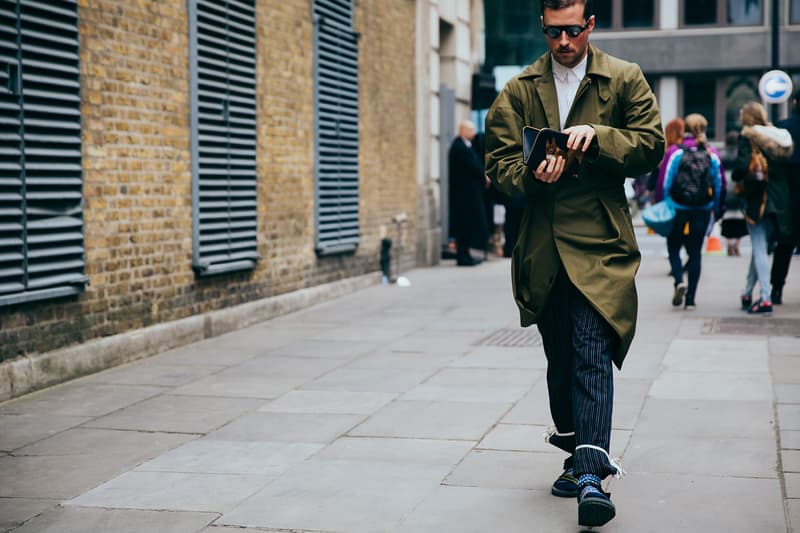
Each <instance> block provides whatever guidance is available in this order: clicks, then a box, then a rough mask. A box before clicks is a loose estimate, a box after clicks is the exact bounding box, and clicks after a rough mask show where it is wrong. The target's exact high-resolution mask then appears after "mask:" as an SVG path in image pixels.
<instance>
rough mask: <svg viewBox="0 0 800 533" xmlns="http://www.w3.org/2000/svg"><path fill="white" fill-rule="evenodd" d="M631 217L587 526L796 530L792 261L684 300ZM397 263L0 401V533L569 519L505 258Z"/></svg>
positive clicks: (798, 413) (717, 266) (729, 266)
mask: <svg viewBox="0 0 800 533" xmlns="http://www.w3.org/2000/svg"><path fill="white" fill-rule="evenodd" d="M637 231H640V230H637ZM639 237H640V244H641V246H642V250H643V254H644V262H643V265H642V269H641V271H640V275H639V278H638V280H639V281H638V285H639V295H640V315H639V317H640V318H639V328H638V332H637V336H636V340H635V341H634V345H633V347H632V350H631V353H630V354H629V356H628V359H627V360H626V364H625V367H624V369H623V371H622V372H619V373H617V376H616V378H617V379H616V401H615V409H614V432H613V436H612V455H614V456H619V457H621V458H622V463H623V467H624V468H625V469H626V470H627V471H628V475H627V476H626V477H625V478H623V479H622V480H613V481H612V483H611V490H612V492H613V497H614V501H615V502H616V504H617V518H616V519H614V520H613V521H612V522H611V523H609V524H608V525H607V526H605V527H603V528H601V529H600V531H605V532H609V533H611V532H626V533H631V532H635V533H642V532H653V533H662V532H663V533H674V532H704V533H709V532H725V533H738V532H741V533H752V532H754V531H758V532H764V533H767V532H769V533H772V532H776V533H783V532H787V531H789V532H791V531H797V532H800V338H799V337H800V281H799V280H800V261H798V259H797V258H795V261H794V265H793V266H792V271H791V274H790V276H791V278H790V280H789V283H790V285H789V286H787V289H786V293H785V295H784V299H785V301H786V304H785V305H783V306H780V307H777V308H776V309H777V311H776V312H775V314H774V316H772V317H769V318H767V317H761V316H756V317H748V316H747V315H745V314H744V313H743V312H742V311H739V310H738V292H739V290H740V287H741V285H742V284H743V280H744V273H745V268H746V266H747V260H748V258H747V257H739V258H728V257H724V256H707V257H706V258H705V259H704V264H703V267H704V271H703V278H702V280H701V286H700V289H699V292H698V296H697V304H698V309H697V310H696V311H695V312H685V311H683V310H675V309H673V308H672V307H671V305H670V302H669V301H670V298H671V292H672V291H671V286H672V284H671V281H670V279H669V278H668V277H667V275H666V272H667V262H666V260H665V259H664V258H663V249H664V244H663V239H661V238H659V237H653V236H647V235H644V234H640V235H639ZM406 275H407V277H408V278H409V279H410V280H411V287H408V288H400V287H396V286H379V285H376V286H373V287H370V288H368V289H365V290H362V291H359V292H357V293H355V294H353V295H350V296H346V297H343V298H340V299H337V300H335V301H331V302H328V303H325V304H321V305H317V306H315V307H312V308H309V309H307V310H304V311H302V312H297V313H294V314H292V315H288V316H285V317H282V318H279V319H274V320H271V321H269V322H265V323H263V324H261V325H258V326H254V327H250V328H247V329H244V330H240V331H238V332H235V333H232V334H227V335H224V336H221V337H217V338H214V339H210V340H207V341H203V342H201V343H197V344H193V345H189V346H185V347H183V348H180V349H176V350H172V351H170V352H166V353H163V354H161V355H158V356H155V357H152V358H149V359H146V360H142V361H139V362H137V363H133V364H129V365H125V366H123V367H118V368H115V369H112V370H108V371H105V372H102V373H99V374H95V375H93V376H89V377H86V378H82V379H79V380H76V381H73V382H70V383H67V384H64V385H60V386H57V387H53V388H51V389H48V390H45V391H41V392H38V393H34V394H31V395H28V396H25V397H22V398H19V399H16V400H13V401H9V402H6V403H3V404H0V450H2V451H0V530H2V531H6V530H13V531H15V532H20V533H21V532H42V531H46V532H56V531H58V532H79V531H80V532H86V531H109V532H143V531H147V532H153V531H164V532H196V531H206V532H219V533H222V532H223V531H228V530H229V531H242V529H241V528H252V530H259V531H263V530H267V531H270V530H277V531H315V532H334V531H336V532H348V533H351V532H352V533H357V532H384V531H386V532H389V531H390V532H408V533H427V532H431V533H434V532H435V533H444V532H454V533H455V532H480V533H489V532H504V533H511V532H526V533H537V532H542V533H552V532H572V531H579V528H578V526H577V512H576V504H575V501H574V500H564V499H559V498H555V497H553V496H551V495H550V493H549V488H550V484H551V482H552V480H553V479H554V477H555V476H556V475H557V474H558V473H559V472H560V466H561V462H562V460H563V455H562V454H561V453H560V452H558V451H557V450H555V448H552V447H548V446H546V445H545V444H544V443H543V439H542V437H541V434H542V432H543V431H544V430H545V428H546V426H548V425H549V424H550V423H551V421H550V416H549V412H548V408H547V401H546V387H545V379H544V377H545V375H544V368H545V364H544V355H543V352H542V348H541V341H540V339H539V337H538V334H537V333H536V331H535V328H529V329H524V330H523V329H520V328H518V319H517V314H516V310H515V308H514V306H513V303H512V299H511V295H510V280H509V262H508V260H503V259H494V260H492V261H490V262H488V263H485V264H482V265H479V266H478V267H475V268H457V267H454V266H452V261H451V262H447V264H446V265H445V266H442V267H438V268H432V269H422V270H416V271H412V272H408V273H406ZM790 520H791V524H790ZM792 527H794V529H792ZM245 530H246V529H245Z"/></svg>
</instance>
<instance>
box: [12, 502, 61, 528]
mask: <svg viewBox="0 0 800 533" xmlns="http://www.w3.org/2000/svg"><path fill="white" fill-rule="evenodd" d="M59 502H60V500H44V499H39V498H0V531H11V530H12V529H14V528H16V527H19V526H20V525H22V524H23V523H24V522H27V521H28V520H30V519H31V518H33V517H34V516H36V515H38V514H40V513H43V512H44V511H46V510H47V509H51V508H55V507H57V506H58V504H59Z"/></svg>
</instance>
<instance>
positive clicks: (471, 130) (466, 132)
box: [461, 124, 475, 141]
mask: <svg viewBox="0 0 800 533" xmlns="http://www.w3.org/2000/svg"><path fill="white" fill-rule="evenodd" d="M461 136H462V137H464V138H465V139H467V140H470V141H471V140H472V139H474V138H475V126H473V125H472V124H464V125H463V126H461Z"/></svg>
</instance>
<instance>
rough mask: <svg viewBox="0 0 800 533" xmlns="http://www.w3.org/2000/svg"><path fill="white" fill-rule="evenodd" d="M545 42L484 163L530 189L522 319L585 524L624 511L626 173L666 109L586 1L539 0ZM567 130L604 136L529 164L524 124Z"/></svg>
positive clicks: (506, 181) (654, 155) (631, 266)
mask: <svg viewBox="0 0 800 533" xmlns="http://www.w3.org/2000/svg"><path fill="white" fill-rule="evenodd" d="M540 9H541V15H542V16H541V22H542V30H543V31H544V34H545V36H546V42H547V46H548V48H549V52H548V53H546V54H544V55H543V56H541V57H540V58H539V59H538V60H536V61H535V62H534V63H533V64H532V65H530V66H529V67H528V68H527V69H525V70H524V71H523V72H522V73H521V74H519V75H518V76H516V77H515V78H513V79H512V80H511V81H509V82H508V83H507V84H506V86H505V88H504V89H503V91H502V92H501V93H500V95H499V96H498V97H497V99H495V101H494V103H493V104H492V107H491V109H490V110H489V113H488V115H487V117H486V168H487V173H488V175H489V177H490V178H491V179H492V180H493V182H494V183H495V185H496V186H497V187H498V188H499V189H500V190H501V191H503V192H505V193H506V194H509V195H511V194H513V193H515V192H520V193H522V194H524V196H525V201H526V205H525V212H524V215H523V219H522V224H521V227H520V235H519V239H518V241H517V246H516V248H515V249H514V257H513V259H512V285H513V292H514V297H515V299H516V303H517V306H518V307H519V311H520V322H521V324H522V326H529V325H531V324H534V323H535V324H537V326H538V329H539V332H540V333H541V336H542V340H543V344H544V351H545V356H546V357H547V388H548V394H549V398H550V412H551V414H552V417H553V421H554V422H555V430H554V431H553V432H551V433H549V434H548V436H547V441H548V442H549V443H550V444H552V445H554V446H556V447H558V448H560V449H562V450H564V451H566V452H567V453H568V454H570V455H569V457H568V458H567V460H566V461H565V462H564V472H563V474H562V475H561V476H559V477H558V479H557V480H556V481H555V482H554V483H553V486H552V488H551V492H552V493H553V494H554V495H556V496H566V497H576V496H577V500H578V523H579V524H580V525H582V526H601V525H603V524H605V523H606V522H608V521H609V520H611V519H612V518H613V517H614V515H615V513H616V510H615V507H614V504H613V503H612V501H611V498H610V495H609V494H608V493H606V492H605V491H604V490H603V487H602V481H603V480H604V479H605V478H606V477H607V476H610V475H620V474H621V469H620V467H619V465H618V464H617V463H616V461H613V460H612V459H611V457H610V456H609V447H610V441H611V411H612V404H613V397H614V378H613V372H612V361H613V363H614V364H616V365H617V367H620V368H621V367H622V363H623V360H624V358H625V355H626V354H627V352H628V349H629V347H630V345H631V341H632V340H633V334H634V330H635V327H636V316H637V296H636V286H635V282H634V278H635V275H636V271H637V270H638V268H639V263H640V258H641V256H640V253H639V249H638V246H637V244H636V238H635V236H634V232H633V225H632V222H631V215H630V211H629V210H628V204H627V199H626V196H625V177H626V176H638V175H640V174H643V173H645V172H648V171H650V170H652V169H653V168H655V167H656V165H658V162H659V161H660V160H661V157H662V156H663V154H664V136H663V132H662V130H661V116H660V114H659V110H658V105H657V104H656V100H655V97H654V95H653V93H652V91H651V90H650V86H649V85H648V84H647V81H646V80H645V78H644V75H643V74H642V71H641V69H640V68H639V66H638V65H636V64H633V63H629V62H626V61H622V60H620V59H617V58H615V57H612V56H609V55H608V54H606V53H604V52H602V51H601V50H599V49H597V48H595V47H594V46H592V45H590V44H589V36H590V34H591V33H592V30H593V29H594V27H595V16H594V14H593V12H592V2H591V0H541V1H540ZM524 126H533V127H538V128H542V127H549V128H552V129H557V130H561V131H563V132H565V133H567V134H568V135H569V138H568V140H567V146H568V148H570V149H576V150H582V151H583V152H584V154H585V153H586V152H587V150H588V149H589V147H590V146H594V145H598V147H599V155H598V156H597V157H596V158H594V159H590V158H589V156H585V157H584V159H583V162H582V164H581V166H580V167H579V169H578V172H577V174H575V175H562V172H563V170H564V167H565V159H564V157H562V156H556V157H555V158H553V159H550V160H547V159H546V160H544V161H542V163H541V164H540V165H539V166H538V167H537V168H536V169H534V170H531V169H529V168H528V167H527V166H526V165H525V163H524V162H523V158H522V152H523V149H522V128H523V127H524Z"/></svg>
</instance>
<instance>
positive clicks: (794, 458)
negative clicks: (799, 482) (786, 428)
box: [781, 450, 800, 474]
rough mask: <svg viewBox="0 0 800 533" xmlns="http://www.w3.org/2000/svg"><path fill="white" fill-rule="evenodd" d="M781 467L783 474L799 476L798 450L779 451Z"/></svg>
mask: <svg viewBox="0 0 800 533" xmlns="http://www.w3.org/2000/svg"><path fill="white" fill-rule="evenodd" d="M781 466H782V467H783V471H784V472H794V473H798V474H800V450H781Z"/></svg>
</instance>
